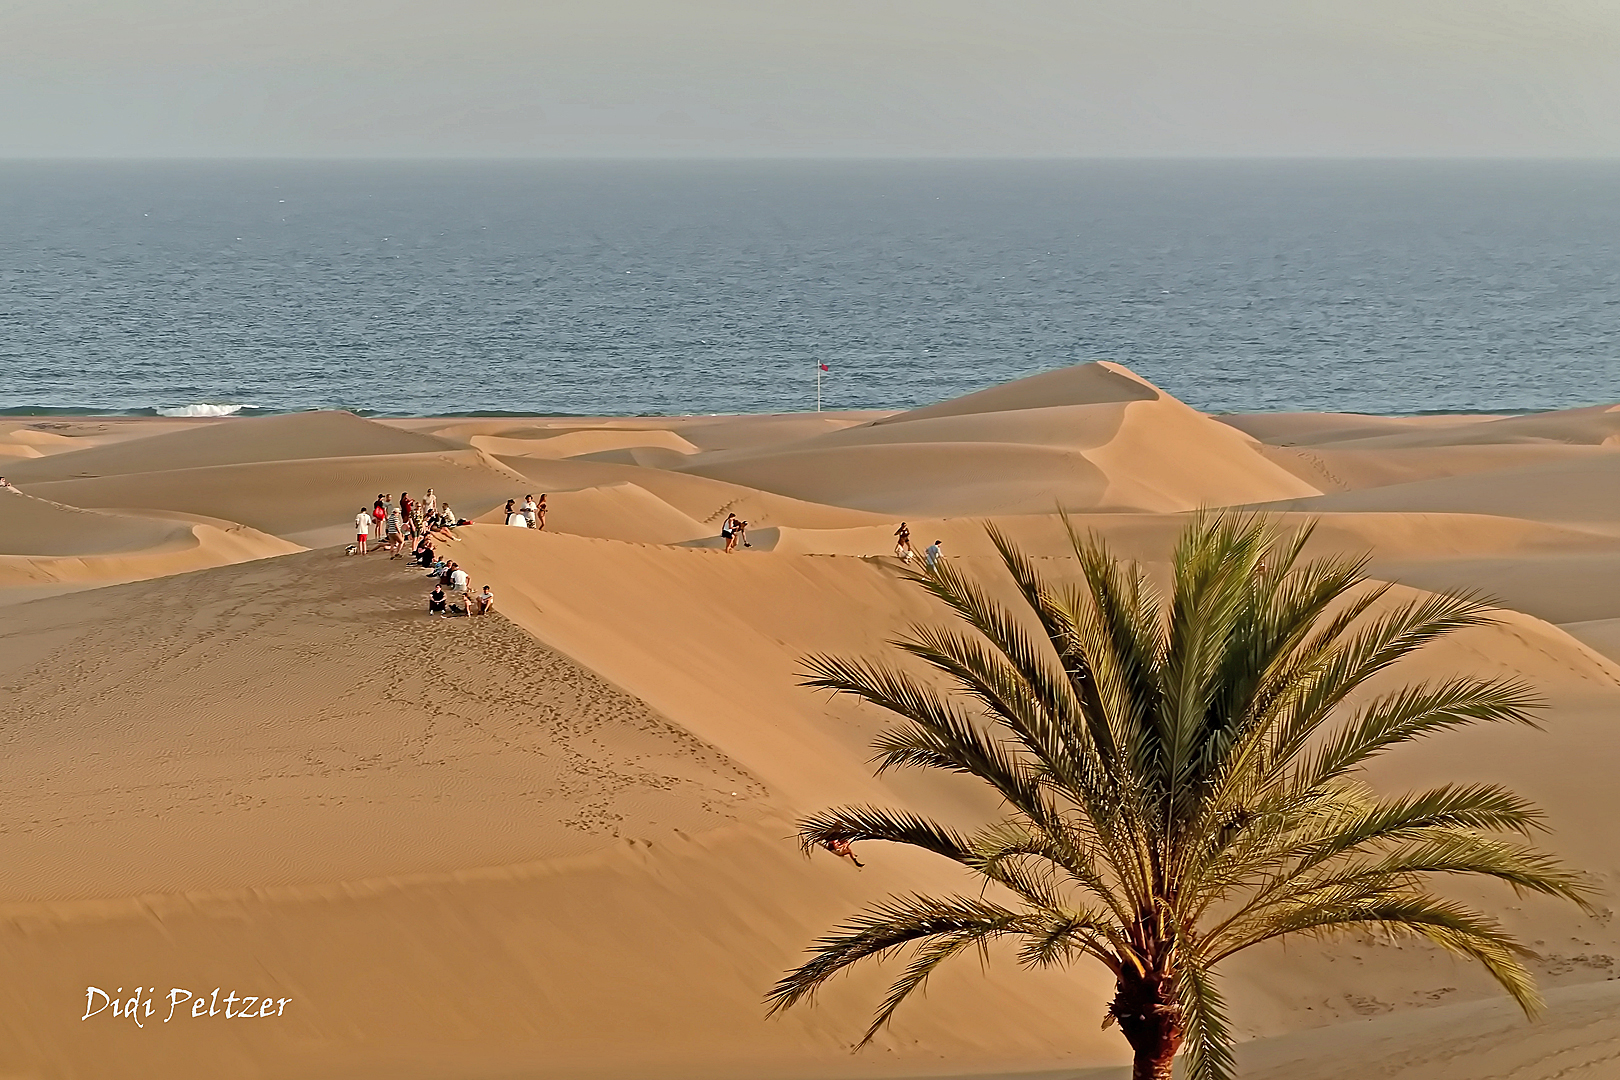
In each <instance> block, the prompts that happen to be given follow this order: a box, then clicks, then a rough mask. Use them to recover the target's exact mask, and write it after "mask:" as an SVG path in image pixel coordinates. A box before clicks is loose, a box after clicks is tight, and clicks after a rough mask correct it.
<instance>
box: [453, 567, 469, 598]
mask: <svg viewBox="0 0 1620 1080" xmlns="http://www.w3.org/2000/svg"><path fill="white" fill-rule="evenodd" d="M450 591H451V592H458V593H465V592H466V591H467V571H465V570H463V569H462V568H461V567H459V566H458V567H456V568H455V569H454V570H452V571H450Z"/></svg>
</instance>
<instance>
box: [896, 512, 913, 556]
mask: <svg viewBox="0 0 1620 1080" xmlns="http://www.w3.org/2000/svg"><path fill="white" fill-rule="evenodd" d="M914 554H915V552H913V551H912V550H911V526H910V525H907V524H906V523H905V522H903V521H902V522H901V523H900V527H899V528H898V529H896V530H894V557H895V558H897V559H899V560H900V561H901V562H903V563H909V562H910V561H911V556H912V555H914Z"/></svg>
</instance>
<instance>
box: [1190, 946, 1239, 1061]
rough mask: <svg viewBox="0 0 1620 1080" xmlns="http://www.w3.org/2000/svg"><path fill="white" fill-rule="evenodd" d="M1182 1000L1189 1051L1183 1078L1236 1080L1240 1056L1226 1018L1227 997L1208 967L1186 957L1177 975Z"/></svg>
mask: <svg viewBox="0 0 1620 1080" xmlns="http://www.w3.org/2000/svg"><path fill="white" fill-rule="evenodd" d="M1176 991H1177V996H1178V997H1179V998H1180V1000H1181V1034H1182V1044H1181V1048H1182V1053H1183V1054H1185V1055H1186V1058H1185V1061H1186V1072H1184V1073H1183V1074H1182V1075H1183V1080H1232V1077H1233V1076H1234V1075H1235V1074H1236V1072H1237V1059H1236V1057H1234V1055H1233V1053H1232V1031H1231V1026H1230V1024H1229V1023H1228V1022H1227V1019H1226V1001H1225V999H1223V998H1222V997H1221V993H1220V989H1219V988H1218V987H1217V986H1216V985H1215V979H1214V977H1213V976H1212V975H1211V974H1210V972H1209V971H1208V969H1206V968H1205V967H1204V966H1203V965H1201V964H1199V963H1197V962H1195V961H1191V960H1189V961H1186V962H1184V963H1183V965H1182V967H1181V970H1180V971H1179V972H1177V976H1176Z"/></svg>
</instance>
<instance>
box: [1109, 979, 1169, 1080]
mask: <svg viewBox="0 0 1620 1080" xmlns="http://www.w3.org/2000/svg"><path fill="white" fill-rule="evenodd" d="M1109 1012H1110V1013H1111V1014H1112V1015H1113V1017H1114V1019H1115V1020H1117V1021H1119V1029H1120V1031H1122V1032H1123V1033H1124V1035H1125V1040H1126V1041H1127V1042H1129V1043H1130V1044H1131V1050H1132V1051H1134V1053H1135V1058H1134V1060H1133V1061H1132V1063H1131V1080H1171V1066H1172V1064H1173V1063H1174V1061H1175V1058H1176V1051H1177V1050H1179V1049H1180V1048H1181V1006H1180V1004H1179V1003H1178V1002H1177V1000H1176V990H1175V982H1174V980H1173V979H1171V978H1170V977H1169V976H1168V975H1149V976H1148V977H1147V978H1128V979H1121V980H1120V981H1119V983H1118V984H1117V991H1116V993H1115V994H1114V1002H1113V1004H1112V1005H1111V1006H1110V1007H1109Z"/></svg>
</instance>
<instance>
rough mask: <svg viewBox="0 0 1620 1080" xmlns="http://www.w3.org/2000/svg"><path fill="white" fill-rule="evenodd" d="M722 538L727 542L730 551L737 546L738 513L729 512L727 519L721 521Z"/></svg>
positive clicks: (727, 548)
mask: <svg viewBox="0 0 1620 1080" xmlns="http://www.w3.org/2000/svg"><path fill="white" fill-rule="evenodd" d="M720 539H722V540H724V541H725V542H726V550H727V551H730V550H731V549H732V548H734V547H736V546H737V515H736V514H727V515H726V520H724V521H722V522H721V523H720Z"/></svg>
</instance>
